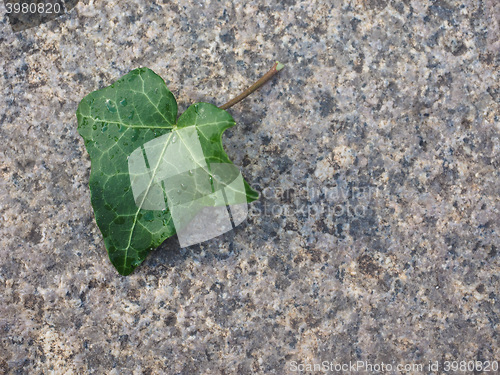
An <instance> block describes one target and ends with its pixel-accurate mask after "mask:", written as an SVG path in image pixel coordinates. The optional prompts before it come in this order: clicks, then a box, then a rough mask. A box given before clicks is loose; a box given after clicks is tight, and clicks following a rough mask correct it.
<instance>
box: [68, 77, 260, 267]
mask: <svg viewBox="0 0 500 375" xmlns="http://www.w3.org/2000/svg"><path fill="white" fill-rule="evenodd" d="M76 115H77V119H78V132H79V133H80V135H81V136H82V137H83V139H84V141H85V147H86V149H87V152H88V153H89V155H90V159H91V174H90V180H89V186H90V192H91V201H92V206H93V208H94V214H95V218H96V222H97V225H98V226H99V229H100V230H101V233H102V235H103V238H104V243H105V246H106V249H107V251H108V254H109V258H110V260H111V262H112V263H113V265H114V266H115V267H116V269H117V270H118V272H119V273H120V274H122V275H128V274H130V273H131V272H132V271H133V270H134V268H135V267H137V266H138V265H139V264H140V263H141V262H142V261H143V260H144V259H145V258H146V256H147V254H148V253H149V252H150V251H151V250H153V249H155V248H156V247H158V246H159V245H160V244H161V243H162V242H163V241H164V240H165V239H167V238H168V237H170V236H172V235H174V234H175V233H176V229H177V232H179V230H184V227H185V226H186V225H188V223H189V222H190V220H191V219H193V217H195V216H196V215H197V213H199V212H200V210H203V208H204V207H217V206H219V207H220V206H224V209H225V208H226V205H228V204H235V205H236V204H241V203H244V204H245V207H246V203H247V202H252V201H254V200H255V199H257V198H258V193H257V192H255V191H254V190H253V189H252V188H250V186H249V185H248V184H247V182H246V181H244V180H243V179H241V184H238V183H237V174H239V171H238V170H237V169H236V167H233V168H221V166H228V165H231V166H232V162H231V161H230V160H229V158H228V156H227V155H226V153H225V151H224V149H223V147H222V141H221V137H222V133H223V132H224V130H226V129H227V128H229V127H231V126H233V125H235V122H234V119H233V118H232V117H231V115H230V114H229V113H227V112H226V111H224V110H222V109H219V108H217V107H216V106H214V105H212V104H208V103H196V104H193V105H191V106H190V107H189V108H188V109H187V110H186V111H185V112H184V113H183V114H182V115H181V116H180V117H179V119H177V103H176V101H175V98H174V96H173V95H172V93H171V92H170V91H169V90H168V89H167V86H166V84H165V82H164V81H163V79H162V78H161V77H159V76H158V75H157V74H155V73H154V72H153V71H152V70H150V69H147V68H140V69H135V70H133V71H131V72H130V73H128V74H126V75H125V76H123V77H122V78H120V79H119V80H118V81H116V82H115V83H114V84H112V85H111V86H109V87H106V88H103V89H101V90H98V91H94V92H92V93H90V94H89V95H87V96H86V97H85V98H83V99H82V101H81V102H80V105H79V106H78V110H77V112H76ZM176 142H177V143H176ZM174 172H175V173H174ZM216 172H217V173H216ZM219 172H220V173H219ZM173 176H174V177H173ZM235 181H236V182H235ZM221 186H224V187H226V188H227V189H225V193H224V194H222V195H221V194H218V193H217V191H219V189H220V187H221ZM176 194H177V195H176ZM222 198H223V199H222ZM234 215H236V211H233V216H234ZM235 217H236V216H235Z"/></svg>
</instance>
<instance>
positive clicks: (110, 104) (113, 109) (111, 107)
mask: <svg viewBox="0 0 500 375" xmlns="http://www.w3.org/2000/svg"><path fill="white" fill-rule="evenodd" d="M106 107H108V111H110V112H116V107H115V105H114V104H113V102H112V101H111V100H109V99H106Z"/></svg>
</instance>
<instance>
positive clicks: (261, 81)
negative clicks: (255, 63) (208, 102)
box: [219, 61, 285, 109]
mask: <svg viewBox="0 0 500 375" xmlns="http://www.w3.org/2000/svg"><path fill="white" fill-rule="evenodd" d="M284 67H285V65H283V64H282V63H280V62H279V61H276V62H275V63H274V65H273V67H272V68H271V69H270V70H269V71H268V72H267V73H266V74H264V75H263V76H262V77H261V78H260V79H259V80H258V81H257V82H255V83H254V84H253V85H252V86H250V87H249V88H247V89H246V90H245V91H243V92H242V93H241V94H240V95H238V96H237V97H236V98H233V99H231V100H230V101H228V102H227V103H226V104H224V105H221V106H220V107H219V108H220V109H228V108H230V107H232V106H233V105H235V104H236V103H239V102H241V101H242V100H243V99H245V98H246V97H247V96H248V95H250V94H251V93H252V92H254V91H256V90H257V89H259V87H261V86H262V85H263V84H264V83H266V82H267V81H269V80H270V79H271V78H273V77H274V76H275V75H276V74H277V73H278V72H279V71H280V70H281V69H283V68H284Z"/></svg>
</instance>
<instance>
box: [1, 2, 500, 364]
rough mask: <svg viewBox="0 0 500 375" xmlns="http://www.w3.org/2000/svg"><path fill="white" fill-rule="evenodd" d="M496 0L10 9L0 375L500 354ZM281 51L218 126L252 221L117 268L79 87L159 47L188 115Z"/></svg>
mask: <svg viewBox="0 0 500 375" xmlns="http://www.w3.org/2000/svg"><path fill="white" fill-rule="evenodd" d="M499 4H500V3H498V2H497V1H495V0H484V1H482V0H463V1H451V0H449V1H448V0H447V1H444V0H436V1H424V0H402V1H399V0H394V1H386V0H359V1H346V2H339V1H330V2H310V1H302V2H300V1H295V0H285V1H281V2H262V3H260V2H255V1H239V0H236V1H234V2H230V1H214V0H205V1H200V2H196V1H185V2H176V1H144V0H136V1H131V0H123V1H117V0H110V1H93V0H87V1H80V2H79V3H78V4H76V5H75V6H74V7H73V8H72V9H70V10H69V11H68V12H66V14H64V15H62V16H60V17H58V18H55V19H52V20H49V21H48V22H46V23H43V24H40V25H39V26H35V27H31V28H28V29H26V30H21V31H18V32H13V30H12V28H11V25H10V24H9V17H8V16H7V15H6V14H5V12H4V11H3V10H2V17H1V18H0V66H1V72H2V74H1V75H0V103H1V104H0V140H1V142H0V175H1V178H0V373H6V374H52V373H53V374H86V373H88V374H253V373H256V374H289V373H292V374H293V373H309V374H310V373H313V372H312V371H307V370H308V369H309V367H308V366H312V365H314V364H316V365H318V364H320V363H321V362H322V361H327V362H328V363H332V364H347V363H349V362H350V361H351V362H356V361H364V362H367V363H369V364H372V365H376V364H379V365H380V364H382V363H385V364H391V365H393V366H394V368H393V369H392V370H391V371H387V372H386V373H402V372H400V371H398V370H396V367H395V366H396V365H397V364H423V365H425V366H426V367H425V369H424V370H423V371H418V370H412V371H409V372H407V373H415V374H417V373H442V372H443V371H444V366H445V361H469V360H473V361H480V362H481V363H483V364H484V363H485V362H484V361H493V360H500V355H499V354H500V349H499V348H500V342H499V341H500V340H499V321H500V316H499V311H500V296H499V291H500V280H499V277H500V272H499V271H500V267H499V254H498V251H499V247H500V198H499V193H500V176H499V167H500V156H499V152H500V136H499V130H500V122H499V109H500V105H499V101H500V99H499V91H500V87H499V79H498V71H499V66H500V54H499V51H500V42H499V40H500V28H499V22H500V5H499ZM0 9H3V5H0ZM274 60H280V61H282V62H284V63H285V64H286V68H285V69H284V70H283V71H282V72H281V73H280V75H279V77H277V78H274V79H273V81H272V82H271V83H269V84H268V85H266V86H265V87H263V88H262V89H261V90H260V91H259V92H257V93H255V94H253V95H252V96H251V97H250V98H248V99H247V100H245V101H244V102H243V103H240V104H238V105H237V106H235V107H233V108H231V109H230V110H229V112H230V113H231V114H232V115H233V116H234V118H235V120H236V122H237V123H238V126H236V127H235V128H232V129H230V130H228V131H227V132H226V133H225V136H224V143H225V148H226V150H227V153H228V155H229V157H230V158H231V159H232V160H233V161H234V162H235V164H236V165H238V166H240V167H241V170H242V173H243V175H244V176H245V179H246V180H247V181H249V183H250V184H251V185H252V186H254V187H255V188H256V189H257V190H259V191H260V192H261V198H260V200H259V201H258V202H255V203H252V204H250V215H249V218H248V219H247V221H246V222H245V223H243V224H242V225H240V226H238V227H237V228H236V229H235V230H233V231H231V232H228V233H226V234H224V235H221V236H220V237H217V238H215V239H213V240H210V241H207V242H204V243H202V244H200V245H195V246H191V247H188V248H179V243H178V241H177V239H176V238H171V239H169V240H167V241H166V242H165V243H164V244H163V245H162V246H161V247H160V248H159V249H158V250H156V251H154V252H153V253H152V254H151V255H150V256H149V258H148V259H147V260H146V261H145V262H144V263H143V264H142V265H141V266H140V267H138V268H137V270H136V271H135V272H134V273H133V274H132V275H131V276H128V277H121V276H119V275H118V274H117V272H116V271H115V270H114V269H113V267H112V265H111V264H110V262H109V260H108V258H107V254H106V251H105V248H104V245H103V241H102V238H101V235H100V232H99V230H98V228H97V226H96V224H95V221H94V217H93V211H92V207H91V205H90V195H89V188H88V178H89V171H90V160H89V157H88V155H87V153H86V151H85V148H84V144H83V141H82V139H81V138H80V136H79V135H78V133H77V130H76V127H77V122H76V117H75V111H76V108H77V105H78V103H79V101H80V100H81V99H82V98H83V97H84V96H85V95H86V94H88V93H89V92H91V91H94V90H96V89H99V88H101V87H104V86H107V85H109V84H110V83H112V82H113V81H114V80H116V79H117V78H119V77H120V76H122V75H123V74H125V73H127V72H128V71H129V70H131V69H133V68H136V67H140V66H147V67H149V68H151V69H153V70H154V71H155V72H157V73H158V74H159V75H161V76H162V77H163V78H164V79H165V80H166V82H167V84H168V86H169V88H170V89H171V91H172V92H173V93H174V95H175V96H176V98H177V100H178V103H179V108H180V112H182V111H183V110H184V109H186V108H187V107H188V105H189V104H191V103H193V102H196V101H208V102H212V103H214V104H218V105H220V104H222V103H224V102H225V101H226V100H227V99H229V98H231V97H232V96H234V95H235V94H237V93H239V92H240V91H241V90H242V89H244V88H245V87H246V86H248V85H249V84H250V83H251V82H253V81H254V80H255V79H257V78H258V77H259V76H260V75H261V74H263V73H264V72H266V71H267V70H268V69H269V68H270V66H271V65H272V63H273V62H274ZM429 361H431V363H436V362H437V363H438V365H439V369H438V370H437V371H435V369H428V368H427V366H428V364H429ZM316 369H318V368H317V367H316ZM334 369H335V367H333V371H330V372H328V373H335V370H334ZM313 370H314V368H313ZM320 372H321V371H316V372H314V373H320ZM371 372H374V370H373V371H371ZM322 373H327V372H326V371H323V372H322ZM345 373H356V371H355V370H353V369H352V368H351V369H349V370H348V371H345ZM359 373H362V372H361V371H360V372H359Z"/></svg>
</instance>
